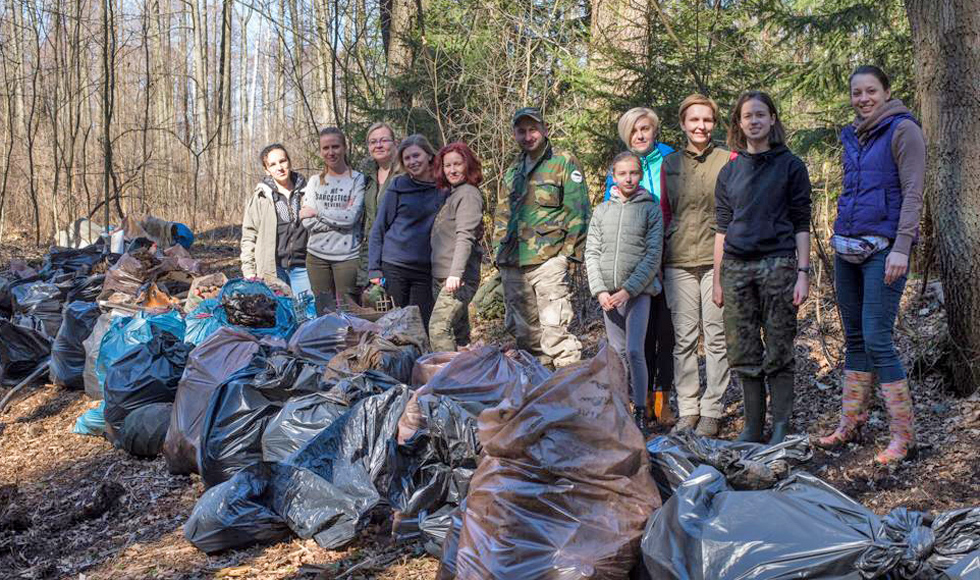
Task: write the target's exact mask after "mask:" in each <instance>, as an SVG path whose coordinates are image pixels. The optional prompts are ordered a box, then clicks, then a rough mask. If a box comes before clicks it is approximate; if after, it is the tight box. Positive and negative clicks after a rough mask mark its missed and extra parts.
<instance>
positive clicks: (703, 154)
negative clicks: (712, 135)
mask: <svg viewBox="0 0 980 580" xmlns="http://www.w3.org/2000/svg"><path fill="white" fill-rule="evenodd" d="M714 150H715V142H714V141H709V142H708V146H707V147H705V148H704V151H698V150H697V149H695V148H694V147H691V143H690V142H688V144H687V145H685V146H684V156H685V157H689V158H691V159H694V160H695V161H697V162H698V163H704V160H705V159H707V158H708V156H709V155H711V152H712V151H714Z"/></svg>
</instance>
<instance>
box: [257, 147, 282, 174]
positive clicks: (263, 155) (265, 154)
mask: <svg viewBox="0 0 980 580" xmlns="http://www.w3.org/2000/svg"><path fill="white" fill-rule="evenodd" d="M276 150H279V151H282V152H283V153H285V154H286V161H289V151H286V148H285V147H284V146H283V144H282V143H272V144H271V145H266V146H265V147H263V148H262V151H260V152H259V161H260V162H262V169H265V162H266V161H267V160H268V159H269V154H270V153H272V152H273V151H276Z"/></svg>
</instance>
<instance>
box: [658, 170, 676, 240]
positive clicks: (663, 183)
mask: <svg viewBox="0 0 980 580" xmlns="http://www.w3.org/2000/svg"><path fill="white" fill-rule="evenodd" d="M666 175H667V172H666V171H664V168H663V166H662V165H661V166H660V212H661V213H662V214H663V216H664V232H666V231H667V228H668V227H670V220H671V218H673V217H674V212H673V210H671V209H670V196H669V195H667V177H666Z"/></svg>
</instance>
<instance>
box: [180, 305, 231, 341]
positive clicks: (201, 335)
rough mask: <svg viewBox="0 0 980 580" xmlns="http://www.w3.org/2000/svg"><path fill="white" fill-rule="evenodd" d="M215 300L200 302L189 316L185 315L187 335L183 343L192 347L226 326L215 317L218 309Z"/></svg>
mask: <svg viewBox="0 0 980 580" xmlns="http://www.w3.org/2000/svg"><path fill="white" fill-rule="evenodd" d="M220 306H221V305H220V304H219V303H218V299H217V298H207V299H205V300H202V301H201V303H200V304H198V305H197V308H195V309H194V310H193V311H192V312H191V313H190V314H188V315H187V318H186V322H187V334H186V335H185V336H184V341H185V342H189V343H191V344H193V345H198V344H201V343H202V342H204V341H205V340H206V339H207V338H208V337H209V336H211V335H212V334H214V333H215V332H217V330H218V329H219V328H221V327H222V326H226V325H224V324H222V323H221V321H220V320H218V318H217V317H215V311H216V310H218V309H219V308H220Z"/></svg>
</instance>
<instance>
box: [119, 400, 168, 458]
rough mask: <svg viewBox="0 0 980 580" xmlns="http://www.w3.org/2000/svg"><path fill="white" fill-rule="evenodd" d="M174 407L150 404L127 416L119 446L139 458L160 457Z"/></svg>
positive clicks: (166, 404) (164, 404) (165, 404)
mask: <svg viewBox="0 0 980 580" xmlns="http://www.w3.org/2000/svg"><path fill="white" fill-rule="evenodd" d="M173 406H174V404H173V403H150V404H149V405H144V406H142V407H140V408H138V409H136V410H135V411H133V412H132V413H130V414H129V415H126V420H125V421H123V426H122V431H121V432H120V433H119V435H118V444H119V446H120V447H122V448H123V449H125V450H126V451H127V452H128V453H130V454H132V455H135V456H137V457H156V456H157V455H160V452H161V451H162V450H163V442H164V439H166V437H167V428H168V427H169V426H170V414H171V413H172V412H173Z"/></svg>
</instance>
